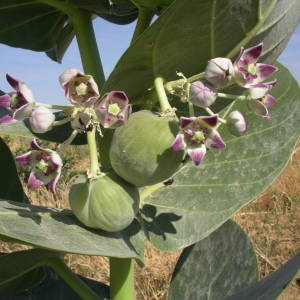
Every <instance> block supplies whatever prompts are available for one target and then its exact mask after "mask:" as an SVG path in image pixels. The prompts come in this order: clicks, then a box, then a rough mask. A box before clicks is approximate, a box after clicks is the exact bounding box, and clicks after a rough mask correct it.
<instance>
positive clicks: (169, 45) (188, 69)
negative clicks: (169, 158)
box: [103, 0, 300, 101]
mask: <svg viewBox="0 0 300 300" xmlns="http://www.w3.org/2000/svg"><path fill="white" fill-rule="evenodd" d="M299 9H300V2H299V1H297V0H283V1H277V0H271V1H270V0H261V1H257V0H249V1H244V0H236V1H223V0H216V1H211V0H201V1H200V0H181V1H178V0H177V1H175V2H174V3H173V4H172V5H171V6H170V7H168V8H167V9H166V10H165V12H164V13H163V14H162V15H161V16H160V17H159V18H158V19H157V20H156V21H155V22H154V23H153V24H152V26H151V27H150V28H148V29H147V30H146V31H145V32H144V33H143V34H142V35H141V36H140V37H139V38H138V40H136V42H135V43H134V44H133V45H131V46H130V47H129V48H128V50H127V51H126V52H125V53H124V55H123V56H122V58H121V59H120V61H119V62H118V64H117V65H116V68H115V69H114V71H113V72H112V74H111V75H110V77H109V78H108V80H107V82H106V84H105V86H104V88H103V89H104V90H105V91H111V90H123V91H125V92H126V94H127V95H128V96H129V99H130V100H131V101H134V100H137V99H138V98H140V97H142V96H143V95H144V94H146V93H147V91H148V89H149V88H151V87H152V86H153V80H154V78H155V77H156V76H161V77H163V78H165V80H166V81H170V80H175V79H178V77H177V75H176V72H178V71H179V72H183V73H184V75H185V76H186V77H189V76H192V75H195V74H197V73H200V72H202V71H204V69H205V66H206V64H207V61H208V60H209V59H211V58H213V57H218V56H221V57H224V56H228V57H230V58H233V57H235V56H236V55H237V54H238V53H239V51H240V47H241V46H247V45H250V44H251V45H253V44H254V43H256V42H258V39H259V41H264V42H265V45H264V53H265V58H267V57H269V58H270V59H268V60H269V61H270V62H271V61H273V60H274V59H275V58H276V57H277V56H278V55H279V54H280V52H281V51H282V50H283V47H284V46H285V44H286V43H287V41H288V39H289V37H290V35H291V34H292V32H293V30H294V28H295V27H296V26H297V24H298V21H299V13H298V12H299ZM233 33H234V34H233ZM257 34H258V36H256V35H257Z"/></svg>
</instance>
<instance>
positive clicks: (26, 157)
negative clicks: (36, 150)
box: [15, 151, 32, 166]
mask: <svg viewBox="0 0 300 300" xmlns="http://www.w3.org/2000/svg"><path fill="white" fill-rule="evenodd" d="M31 153H32V151H29V152H27V153H24V154H21V155H19V156H17V157H16V158H15V160H16V161H17V162H18V163H19V164H21V165H23V166H30V165H31Z"/></svg>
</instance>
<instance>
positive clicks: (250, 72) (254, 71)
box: [247, 64, 256, 75]
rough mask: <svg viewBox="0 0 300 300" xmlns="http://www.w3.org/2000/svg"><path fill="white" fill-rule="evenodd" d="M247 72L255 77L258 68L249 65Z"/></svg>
mask: <svg viewBox="0 0 300 300" xmlns="http://www.w3.org/2000/svg"><path fill="white" fill-rule="evenodd" d="M247 72H248V73H249V74H250V75H255V74H256V66H255V64H249V65H248V66H247Z"/></svg>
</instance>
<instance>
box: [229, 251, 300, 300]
mask: <svg viewBox="0 0 300 300" xmlns="http://www.w3.org/2000/svg"><path fill="white" fill-rule="evenodd" d="M299 270H300V252H299V253H298V254H296V255H295V256H294V257H292V258H291V259H290V260H289V261H287V262H286V263H285V264H284V265H283V266H281V267H280V268H279V269H278V270H276V271H275V272H274V273H272V274H271V275H269V276H268V277H266V278H264V279H263V280H261V281H259V282H257V283H255V284H252V285H251V286H250V287H247V288H245V289H243V290H242V291H241V292H239V293H237V294H235V295H233V296H230V297H227V298H225V300H240V299H243V300H275V299H278V296H279V295H280V294H281V293H282V292H283V290H284V289H285V288H286V287H287V285H288V284H289V283H290V282H291V280H292V279H293V277H294V276H296V274H297V273H298V272H299ZM282 299H284V298H282Z"/></svg>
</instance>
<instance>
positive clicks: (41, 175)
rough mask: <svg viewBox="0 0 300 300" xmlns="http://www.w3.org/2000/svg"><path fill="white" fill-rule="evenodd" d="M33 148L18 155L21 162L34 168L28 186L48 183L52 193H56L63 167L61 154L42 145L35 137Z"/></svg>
mask: <svg viewBox="0 0 300 300" xmlns="http://www.w3.org/2000/svg"><path fill="white" fill-rule="evenodd" d="M31 148H32V149H33V150H32V151H29V152H27V153H25V154H22V155H19V156H17V157H16V161H17V162H18V163H19V164H21V165H23V166H30V167H31V168H32V170H31V172H30V174H29V178H28V182H27V186H28V188H30V189H34V188H37V187H40V186H42V185H46V186H47V188H48V189H49V190H50V191H51V192H52V193H55V192H56V190H55V187H56V183H57V181H58V178H59V176H60V174H61V168H62V160H61V158H60V156H59V155H58V153H56V152H55V151H53V150H50V149H45V148H43V147H40V146H39V145H38V144H37V142H36V140H35V139H34V140H32V141H31Z"/></svg>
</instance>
